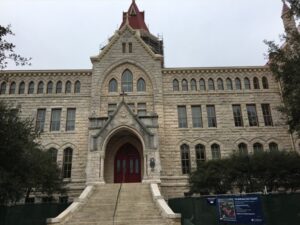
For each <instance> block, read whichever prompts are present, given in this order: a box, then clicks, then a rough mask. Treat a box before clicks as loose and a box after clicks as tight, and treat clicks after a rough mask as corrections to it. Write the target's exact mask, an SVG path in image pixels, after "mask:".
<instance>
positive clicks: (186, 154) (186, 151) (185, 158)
mask: <svg viewBox="0 0 300 225" xmlns="http://www.w3.org/2000/svg"><path fill="white" fill-rule="evenodd" d="M180 153H181V168H182V174H189V173H190V169H191V167H190V165H191V164H190V147H189V146H188V145H187V144H183V145H181V146H180Z"/></svg>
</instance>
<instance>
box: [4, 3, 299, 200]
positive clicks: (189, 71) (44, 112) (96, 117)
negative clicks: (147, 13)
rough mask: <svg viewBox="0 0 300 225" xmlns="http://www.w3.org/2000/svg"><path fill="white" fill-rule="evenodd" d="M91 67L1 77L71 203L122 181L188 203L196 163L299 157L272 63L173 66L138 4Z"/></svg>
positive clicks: (17, 72)
mask: <svg viewBox="0 0 300 225" xmlns="http://www.w3.org/2000/svg"><path fill="white" fill-rule="evenodd" d="M285 7H286V6H285ZM285 10H286V9H285ZM91 61H92V64H93V67H92V69H86V70H14V71H10V70H6V71H2V72H1V76H0V100H4V101H8V102H10V103H12V104H13V105H14V106H16V107H20V109H21V112H22V116H24V117H32V118H34V120H35V123H36V126H37V128H38V129H39V130H41V131H43V132H42V135H41V139H40V142H41V143H42V145H43V146H44V148H45V150H49V151H51V152H52V153H53V158H54V159H55V160H56V162H57V163H58V165H59V166H60V167H61V169H62V176H63V177H64V181H65V182H67V186H68V188H69V192H68V194H69V197H70V199H73V198H74V197H77V196H78V195H79V194H80V192H81V191H82V190H83V189H84V188H85V187H86V186H87V185H96V184H99V185H100V184H103V185H104V184H109V183H120V182H124V183H127V182H129V183H130V182H136V183H139V182H141V183H158V184H159V186H160V190H161V191H162V193H163V196H164V197H165V198H169V197H174V196H182V195H183V193H184V192H185V191H187V190H188V174H189V173H190V172H191V171H193V170H195V169H196V166H197V162H198V161H204V160H210V159H217V158H222V157H226V156H228V155H230V154H231V153H233V152H234V151H242V152H248V153H249V154H252V153H253V152H256V151H267V150H273V149H286V150H299V144H300V142H299V140H297V139H296V138H294V137H293V136H291V135H290V134H289V133H288V127H287V126H286V125H285V120H284V118H283V116H282V115H281V114H280V113H279V112H278V111H277V110H276V107H278V106H280V105H281V104H282V99H281V93H280V86H279V83H278V82H276V80H275V79H274V77H273V76H272V74H271V72H270V70H269V68H268V66H253V67H214V68H166V67H164V52H163V41H162V40H161V39H159V38H158V37H156V36H154V35H153V34H151V32H150V31H149V29H148V27H147V25H146V24H145V21H144V12H140V11H139V9H138V7H137V5H136V3H135V2H134V1H133V2H132V4H131V5H130V7H129V9H128V12H126V13H123V22H122V24H121V26H120V28H119V29H118V30H117V31H116V32H115V33H114V34H113V36H112V37H111V38H110V39H109V42H108V44H107V45H106V46H104V47H103V48H102V49H101V51H100V53H99V54H98V55H96V56H92V57H91ZM295 146H296V147H295Z"/></svg>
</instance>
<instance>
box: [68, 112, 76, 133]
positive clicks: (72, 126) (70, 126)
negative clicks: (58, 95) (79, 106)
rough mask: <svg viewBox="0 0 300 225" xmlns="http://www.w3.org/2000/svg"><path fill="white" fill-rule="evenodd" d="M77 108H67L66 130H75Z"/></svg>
mask: <svg viewBox="0 0 300 225" xmlns="http://www.w3.org/2000/svg"><path fill="white" fill-rule="evenodd" d="M75 118H76V109H73V108H68V109H67V122H66V131H69V130H75Z"/></svg>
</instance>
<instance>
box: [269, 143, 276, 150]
mask: <svg viewBox="0 0 300 225" xmlns="http://www.w3.org/2000/svg"><path fill="white" fill-rule="evenodd" d="M269 150H270V152H274V151H278V145H277V144H276V143H275V142H271V143H270V144H269Z"/></svg>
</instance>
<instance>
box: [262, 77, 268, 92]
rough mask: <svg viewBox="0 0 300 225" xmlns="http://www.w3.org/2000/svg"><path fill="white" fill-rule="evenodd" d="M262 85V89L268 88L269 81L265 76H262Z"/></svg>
mask: <svg viewBox="0 0 300 225" xmlns="http://www.w3.org/2000/svg"><path fill="white" fill-rule="evenodd" d="M262 85H263V89H269V82H268V79H267V78H266V77H263V78H262Z"/></svg>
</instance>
